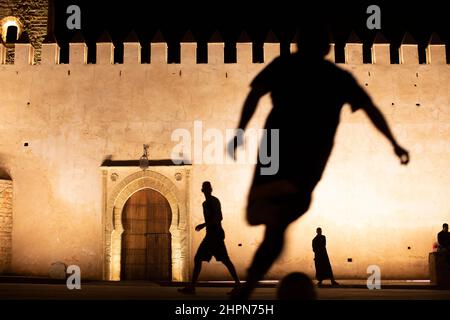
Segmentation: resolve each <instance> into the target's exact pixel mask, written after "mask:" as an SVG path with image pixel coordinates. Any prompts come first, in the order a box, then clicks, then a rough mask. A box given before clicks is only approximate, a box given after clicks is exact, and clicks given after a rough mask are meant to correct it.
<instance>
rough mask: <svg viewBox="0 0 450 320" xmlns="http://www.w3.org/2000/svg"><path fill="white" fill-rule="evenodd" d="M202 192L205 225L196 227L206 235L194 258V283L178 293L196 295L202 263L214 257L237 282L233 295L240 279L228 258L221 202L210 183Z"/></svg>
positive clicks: (203, 185)
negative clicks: (204, 229) (203, 196)
mask: <svg viewBox="0 0 450 320" xmlns="http://www.w3.org/2000/svg"><path fill="white" fill-rule="evenodd" d="M202 192H203V194H204V195H205V201H204V202H203V216H204V218H205V223H202V224H199V225H197V226H196V227H195V231H200V230H202V229H203V228H206V235H205V238H204V239H203V241H202V243H201V244H200V246H199V247H198V250H197V253H196V255H195V258H194V272H193V275H192V282H191V283H190V285H188V286H186V287H184V288H182V289H179V290H178V291H179V292H181V293H185V294H194V293H195V286H196V284H197V280H198V276H199V275H200V271H201V269H202V262H203V261H207V262H209V261H210V260H211V258H212V257H213V256H214V257H215V258H216V260H217V261H221V262H222V263H223V264H224V265H225V266H226V267H227V269H228V271H229V272H230V274H231V276H232V277H233V280H234V282H235V287H234V288H233V290H231V291H230V292H229V294H232V293H234V292H235V291H236V289H237V288H238V287H239V284H240V282H239V277H238V275H237V273H236V269H235V268H234V265H233V263H232V262H231V260H230V257H229V256H228V252H227V248H226V247H225V241H224V240H225V232H224V230H223V228H222V222H221V221H222V209H221V206H220V201H219V199H217V198H216V197H214V196H213V195H212V186H211V183H210V182H209V181H205V182H203V184H202Z"/></svg>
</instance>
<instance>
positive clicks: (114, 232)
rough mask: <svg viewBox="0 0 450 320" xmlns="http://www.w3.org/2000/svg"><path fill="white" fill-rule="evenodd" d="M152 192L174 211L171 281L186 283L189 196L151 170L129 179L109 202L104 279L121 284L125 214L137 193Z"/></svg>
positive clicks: (114, 193)
mask: <svg viewBox="0 0 450 320" xmlns="http://www.w3.org/2000/svg"><path fill="white" fill-rule="evenodd" d="M143 189H153V190H155V191H157V192H159V193H161V194H162V195H163V196H164V197H165V198H166V199H167V201H168V203H169V205H170V209H171V211H172V223H171V225H170V229H169V231H170V234H171V238H172V240H171V245H172V281H187V278H188V270H189V261H188V257H189V245H188V239H189V237H188V228H187V223H188V214H187V204H186V196H185V195H184V194H182V193H181V192H180V190H179V189H178V188H177V186H176V185H175V184H174V183H173V182H172V181H171V180H169V179H168V178H167V177H166V176H164V175H162V174H160V173H158V172H155V171H151V170H145V171H139V172H135V173H133V174H130V175H128V176H126V177H125V178H124V179H123V180H122V181H121V182H120V183H118V184H117V185H116V186H115V187H114V189H113V191H112V192H111V194H110V196H109V197H108V198H107V203H106V210H105V219H104V220H105V221H104V225H105V228H104V279H105V280H115V281H117V280H120V267H121V263H120V261H121V247H122V233H123V232H124V229H123V226H122V211H123V207H124V206H125V203H126V201H127V200H128V199H129V198H130V197H131V196H132V195H133V194H134V193H136V192H138V191H139V190H143Z"/></svg>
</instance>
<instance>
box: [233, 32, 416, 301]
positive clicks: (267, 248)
mask: <svg viewBox="0 0 450 320" xmlns="http://www.w3.org/2000/svg"><path fill="white" fill-rule="evenodd" d="M304 30H305V32H300V34H299V37H298V43H297V47H298V51H297V52H296V53H293V54H290V55H286V56H280V57H278V58H276V59H274V60H273V61H272V62H271V63H270V64H269V65H268V66H267V67H266V68H264V69H263V70H262V71H261V72H260V73H259V74H258V75H257V76H256V77H255V78H254V79H253V82H252V83H251V90H250V93H249V94H248V96H247V98H246V100H245V103H244V106H243V110H242V115H241V119H240V123H239V129H240V130H238V131H237V133H236V136H235V138H234V139H233V140H231V141H230V143H229V145H228V151H229V153H230V154H231V155H232V156H235V152H236V148H237V146H238V145H239V144H241V143H242V133H243V130H244V129H245V127H246V126H247V124H248V122H249V120H250V119H251V118H252V116H253V114H254V112H255V110H256V107H257V104H258V102H259V100H260V98H261V97H262V96H264V95H265V94H267V93H269V92H270V93H271V97H272V103H273V108H272V111H271V112H270V114H269V116H268V118H267V120H266V124H265V129H266V130H267V131H270V130H271V129H278V130H279V154H278V156H279V161H278V162H279V170H278V172H276V173H275V174H273V175H262V174H261V168H263V167H264V165H263V164H262V163H261V161H258V162H257V165H256V171H255V174H254V178H253V184H252V186H251V188H250V192H249V195H248V200H247V221H248V222H249V224H250V225H260V224H263V225H265V226H266V230H265V235H264V240H263V241H262V243H261V245H260V246H259V248H258V250H257V251H256V254H255V256H254V258H253V261H252V262H251V265H250V267H249V269H248V274H247V282H246V283H245V284H244V285H243V286H242V288H241V290H238V291H237V292H236V294H234V295H233V298H234V299H247V298H248V297H249V295H250V293H251V292H252V290H253V288H254V287H255V286H256V285H257V283H258V281H259V280H261V279H262V278H263V277H264V275H265V274H266V273H267V271H268V270H269V269H270V267H271V266H272V264H273V262H274V261H275V260H276V259H277V257H278V256H279V254H280V253H281V251H282V248H283V243H284V234H285V231H286V228H287V227H288V226H289V224H290V223H291V222H293V221H295V220H297V219H298V218H299V217H300V216H301V215H303V214H304V213H305V212H306V211H307V210H308V208H309V206H310V203H311V195H312V192H313V190H314V188H315V186H316V185H317V183H318V182H319V180H320V179H321V177H322V173H323V171H324V169H325V165H326V163H327V161H328V158H329V156H330V153H331V150H332V147H333V143H334V136H335V134H336V130H337V127H338V124H339V117H340V112H341V109H342V106H343V105H344V104H345V103H349V104H350V105H351V108H352V111H353V112H356V111H358V110H363V111H364V112H365V113H366V114H367V116H368V117H369V119H370V120H371V122H372V123H373V124H374V125H375V127H376V129H378V130H379V131H380V132H381V133H382V134H383V135H384V136H385V137H386V138H387V139H388V140H389V141H390V142H391V143H392V146H393V151H394V152H395V154H396V155H397V156H398V157H399V158H400V161H401V164H407V163H408V162H409V155H408V152H407V151H406V150H405V149H403V148H402V147H401V146H400V145H399V144H398V143H397V141H396V140H395V138H394V136H393V135H392V133H391V130H390V129H389V127H388V124H387V123H386V120H385V119H384V117H383V115H382V114H381V112H380V111H379V110H378V109H377V108H376V106H375V105H374V104H373V102H372V100H371V99H370V97H369V96H368V95H367V93H366V92H365V91H364V89H363V88H362V87H361V86H360V85H359V84H358V82H357V81H356V80H355V79H354V78H353V76H352V75H351V74H350V73H349V72H347V71H344V70H343V69H341V68H339V67H338V66H337V65H335V64H334V63H331V62H329V61H327V60H325V59H324V57H325V56H326V54H327V53H328V51H329V44H328V31H327V30H326V29H325V28H323V27H321V26H318V25H316V26H308V28H304ZM269 136H270V135H269ZM263 141H264V139H263ZM269 143H270V140H269ZM261 147H265V146H261ZM269 150H270V148H269ZM274 156H276V155H271V157H274ZM258 160H259V159H258Z"/></svg>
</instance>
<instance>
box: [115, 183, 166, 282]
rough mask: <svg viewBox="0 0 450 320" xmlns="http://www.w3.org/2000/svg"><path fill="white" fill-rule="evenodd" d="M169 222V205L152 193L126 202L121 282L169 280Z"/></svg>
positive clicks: (136, 195)
mask: <svg viewBox="0 0 450 320" xmlns="http://www.w3.org/2000/svg"><path fill="white" fill-rule="evenodd" d="M171 219H172V212H171V210H170V206H169V203H168V202H167V200H166V198H164V197H163V196H162V195H161V194H160V193H159V192H157V191H155V190H151V189H144V190H141V191H138V192H136V193H135V194H133V195H132V196H131V197H130V198H129V199H128V201H127V202H126V204H125V206H124V209H123V213H122V224H123V228H124V233H123V234H122V254H121V255H122V257H121V279H122V280H165V281H170V280H171V279H172V270H171V269H172V268H171V265H172V252H171V236H170V233H169V228H170V223H171Z"/></svg>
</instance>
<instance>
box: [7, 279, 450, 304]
mask: <svg viewBox="0 0 450 320" xmlns="http://www.w3.org/2000/svg"><path fill="white" fill-rule="evenodd" d="M341 284H342V286H341V287H329V286H324V287H321V288H317V294H318V297H319V299H321V300H443V299H444V300H450V289H448V290H441V289H438V288H435V287H433V286H430V285H429V284H426V283H425V284H423V283H393V282H390V283H389V282H388V283H387V284H385V285H383V284H382V289H380V290H368V289H367V288H366V287H365V286H364V285H363V283H362V282H361V283H346V282H345V281H341ZM178 288H179V287H178V286H175V285H174V284H170V285H159V284H156V283H151V282H120V283H117V282H88V283H82V285H81V290H69V289H67V287H66V285H65V284H48V283H5V282H3V283H0V300H10V299H13V300H15V299H39V300H40V299H58V300H59V299H63V300H72V299H76V300H78V299H87V300H96V299H102V300H103V299H107V300H111V299H112V300H115V299H126V300H129V299H132V300H160V299H162V300H225V299H228V296H227V294H226V293H227V292H228V291H229V290H230V287H229V284H226V283H202V284H201V286H200V287H198V288H197V293H196V294H195V295H182V294H180V293H178V292H177V289H178ZM275 293H276V283H272V284H270V283H269V284H265V285H264V287H260V288H257V289H256V290H255V292H254V294H253V296H252V299H255V300H270V299H275Z"/></svg>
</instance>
